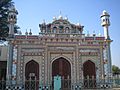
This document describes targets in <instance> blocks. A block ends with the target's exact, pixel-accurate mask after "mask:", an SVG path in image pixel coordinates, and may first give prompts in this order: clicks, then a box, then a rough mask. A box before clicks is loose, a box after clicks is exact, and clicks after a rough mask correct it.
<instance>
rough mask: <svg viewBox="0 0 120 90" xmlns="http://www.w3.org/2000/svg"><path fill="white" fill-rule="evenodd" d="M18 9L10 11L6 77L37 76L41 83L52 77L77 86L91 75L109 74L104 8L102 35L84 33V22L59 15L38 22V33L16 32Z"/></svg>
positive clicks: (107, 39)
mask: <svg viewBox="0 0 120 90" xmlns="http://www.w3.org/2000/svg"><path fill="white" fill-rule="evenodd" d="M16 15H17V11H16V10H15V8H11V11H10V12H9V17H8V21H9V38H8V41H9V46H8V47H9V50H8V51H9V55H8V61H7V80H16V81H18V82H19V81H20V80H21V81H25V80H29V79H35V80H38V81H39V83H42V84H43V85H52V83H53V81H54V77H56V76H59V77H61V78H62V79H69V81H70V85H73V86H76V85H79V84H80V83H84V82H86V81H85V79H88V78H89V79H94V80H95V81H94V82H96V83H99V82H101V79H102V78H108V81H107V82H109V79H110V78H111V75H112V71H111V51H110V43H111V42H112V40H111V39H110V36H109V29H108V28H109V26H110V21H109V16H110V15H109V14H108V13H107V12H106V11H103V13H102V15H101V17H100V18H101V25H102V27H103V30H104V35H96V34H95V33H93V34H92V35H89V34H88V35H85V34H84V33H83V30H84V26H82V25H81V24H79V23H78V24H74V23H71V22H70V21H69V20H68V18H66V17H65V18H64V17H62V16H61V15H60V16H59V17H58V18H56V17H54V18H53V21H52V22H50V23H46V22H45V21H44V22H43V23H42V24H39V27H40V33H39V35H33V34H32V32H31V31H30V32H27V31H26V33H25V35H21V34H20V35H15V34H14V32H13V30H14V24H15V23H16V19H17V18H16Z"/></svg>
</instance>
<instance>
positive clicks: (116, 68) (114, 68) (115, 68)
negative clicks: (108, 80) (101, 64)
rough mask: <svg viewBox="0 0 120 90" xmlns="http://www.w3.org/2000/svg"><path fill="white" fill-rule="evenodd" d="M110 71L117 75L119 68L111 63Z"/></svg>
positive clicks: (119, 72)
mask: <svg viewBox="0 0 120 90" xmlns="http://www.w3.org/2000/svg"><path fill="white" fill-rule="evenodd" d="M112 72H113V75H117V74H120V68H119V67H117V66H115V65H113V66H112Z"/></svg>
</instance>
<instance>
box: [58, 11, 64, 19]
mask: <svg viewBox="0 0 120 90" xmlns="http://www.w3.org/2000/svg"><path fill="white" fill-rule="evenodd" d="M58 19H61V20H62V19H63V17H62V13H61V11H60V15H59V17H58Z"/></svg>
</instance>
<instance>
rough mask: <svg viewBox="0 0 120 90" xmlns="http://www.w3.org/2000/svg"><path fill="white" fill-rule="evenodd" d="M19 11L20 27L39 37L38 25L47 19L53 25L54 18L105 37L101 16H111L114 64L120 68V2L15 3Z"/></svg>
mask: <svg viewBox="0 0 120 90" xmlns="http://www.w3.org/2000/svg"><path fill="white" fill-rule="evenodd" d="M13 2H15V6H16V8H17V10H18V12H19V14H18V23H17V24H18V25H19V26H20V27H21V31H22V33H23V34H24V33H25V31H26V29H27V30H28V31H29V29H32V32H33V34H38V32H39V31H40V30H39V24H40V23H42V22H43V20H44V19H45V21H46V23H50V22H52V19H53V17H54V16H56V17H58V16H59V14H60V11H61V13H62V16H67V17H68V19H69V21H70V22H72V23H80V24H82V25H83V26H84V33H86V34H87V32H88V31H89V33H91V34H92V33H93V31H95V32H96V34H98V33H99V32H101V34H103V28H102V26H101V24H100V22H101V21H100V15H101V13H102V11H103V10H106V11H107V12H108V13H109V14H110V21H111V26H110V28H109V34H110V37H111V39H112V40H113V42H112V44H111V52H112V64H114V65H117V66H119V67H120V39H119V37H120V0H13Z"/></svg>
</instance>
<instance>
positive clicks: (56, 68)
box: [52, 57, 71, 90]
mask: <svg viewBox="0 0 120 90" xmlns="http://www.w3.org/2000/svg"><path fill="white" fill-rule="evenodd" d="M55 76H60V77H61V78H62V83H61V86H62V87H61V90H70V87H71V80H70V79H71V65H70V63H69V61H68V60H66V59H65V58H62V57H61V58H58V59H56V60H55V61H54V62H53V63H52V77H53V78H54V77H55Z"/></svg>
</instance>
